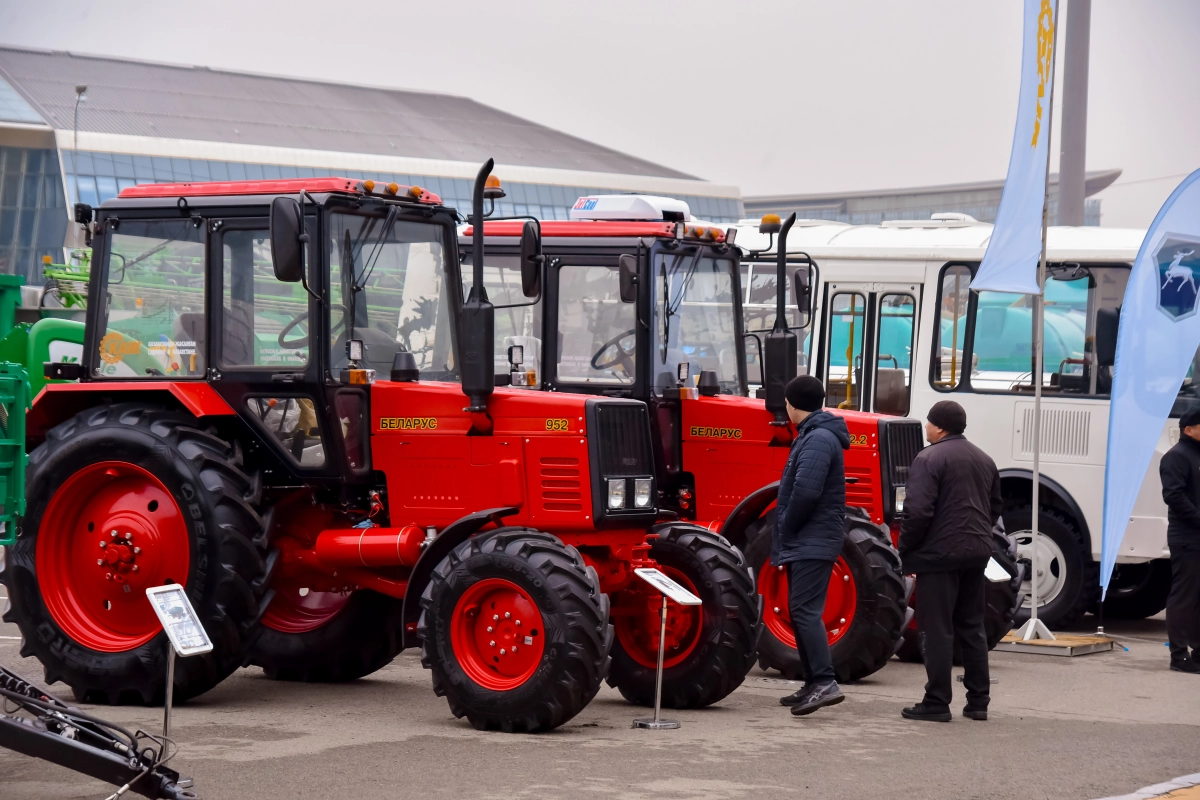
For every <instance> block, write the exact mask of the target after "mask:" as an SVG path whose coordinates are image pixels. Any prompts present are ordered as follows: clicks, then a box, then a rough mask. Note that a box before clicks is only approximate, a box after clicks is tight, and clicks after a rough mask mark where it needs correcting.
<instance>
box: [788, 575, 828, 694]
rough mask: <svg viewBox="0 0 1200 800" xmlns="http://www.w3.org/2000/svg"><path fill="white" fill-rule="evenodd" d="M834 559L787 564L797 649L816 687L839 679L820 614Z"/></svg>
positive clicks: (808, 676) (806, 671) (810, 679)
mask: <svg viewBox="0 0 1200 800" xmlns="http://www.w3.org/2000/svg"><path fill="white" fill-rule="evenodd" d="M833 563H834V562H832V561H810V560H807V559H806V560H803V561H792V562H791V563H789V564H788V611H789V612H790V613H791V615H792V630H793V631H794V632H795V634H796V649H797V650H798V651H799V652H800V664H801V666H803V667H804V675H805V677H806V678H807V679H808V682H809V683H811V684H813V685H814V686H820V685H824V684H826V683H832V682H833V681H835V680H837V673H835V672H834V671H833V657H832V656H831V655H830V653H829V634H828V633H826V631H825V623H824V622H822V621H821V613H822V612H823V611H824V610H825V595H826V594H827V593H828V592H829V577H830V576H831V575H832V574H833Z"/></svg>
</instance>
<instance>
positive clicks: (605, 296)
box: [461, 195, 1019, 680]
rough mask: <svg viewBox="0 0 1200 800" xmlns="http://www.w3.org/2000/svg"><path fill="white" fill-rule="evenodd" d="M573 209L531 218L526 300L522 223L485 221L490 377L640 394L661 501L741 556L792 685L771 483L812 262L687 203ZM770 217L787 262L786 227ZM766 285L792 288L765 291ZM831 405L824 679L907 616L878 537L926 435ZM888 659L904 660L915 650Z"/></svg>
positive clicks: (787, 437)
mask: <svg viewBox="0 0 1200 800" xmlns="http://www.w3.org/2000/svg"><path fill="white" fill-rule="evenodd" d="M571 217H572V219H571V220H569V221H546V222H542V223H541V231H542V235H543V239H542V243H543V249H544V267H543V270H542V273H541V276H540V280H541V282H542V286H543V287H544V288H543V289H542V292H541V295H540V296H539V298H538V300H537V301H529V300H527V299H526V298H525V294H524V293H523V292H522V290H521V281H520V279H519V271H520V263H521V248H520V246H519V245H518V237H519V236H521V235H522V233H523V230H524V229H523V226H522V225H521V224H520V223H519V222H516V221H496V222H492V221H489V222H487V223H485V226H484V233H485V234H486V240H485V241H486V253H487V255H486V264H485V272H484V274H485V278H484V280H485V285H486V286H487V289H488V292H489V294H490V295H491V296H493V297H495V298H498V300H497V302H498V303H499V305H498V312H497V313H498V316H497V323H498V325H497V329H496V332H495V334H496V339H497V347H496V352H497V353H498V354H503V353H505V352H507V353H508V355H509V358H508V363H507V364H506V363H504V357H503V356H502V355H501V356H500V358H499V359H498V363H497V366H496V369H497V372H499V373H508V376H509V377H508V380H509V382H510V383H511V384H512V385H514V386H521V387H524V388H531V389H541V390H543V391H550V392H572V393H582V394H593V395H601V396H615V397H626V398H631V399H638V400H642V401H644V402H646V403H647V405H648V407H649V409H650V413H651V422H652V428H653V430H654V448H655V469H656V477H657V480H658V490H659V493H660V498H659V505H660V506H661V507H662V508H663V509H664V510H666V511H671V512H674V513H675V514H677V515H678V516H679V518H681V519H687V520H691V521H694V522H696V523H698V524H701V525H705V526H706V527H708V528H709V529H711V530H719V531H720V532H721V534H722V535H723V536H724V537H725V538H726V539H727V540H728V541H730V542H731V543H732V544H734V545H735V546H737V547H739V548H741V549H742V550H743V551H744V552H745V554H746V558H747V560H748V561H749V562H750V564H751V565H752V566H753V567H754V568H755V569H756V571H757V586H758V591H759V593H760V594H761V595H762V596H763V599H764V622H765V625H766V634H765V635H764V636H763V638H762V639H761V640H760V643H759V655H760V663H761V664H762V666H763V667H765V668H766V667H771V668H776V669H778V670H780V671H781V672H783V673H784V674H785V675H788V676H789V677H798V676H801V675H802V674H803V670H802V667H801V663H800V658H799V655H798V654H797V652H796V642H795V636H794V634H793V632H792V627H791V621H790V616H789V613H788V601H787V578H786V573H785V572H783V571H782V570H780V569H778V568H772V567H771V566H770V564H769V551H770V531H771V528H772V527H773V525H774V513H775V512H774V500H775V496H776V491H777V482H778V477H779V475H780V473H781V472H782V469H783V465H784V462H785V461H786V459H787V455H788V452H789V447H790V444H791V441H792V436H793V430H792V428H791V427H790V426H789V425H788V424H787V422H786V416H785V415H784V413H783V396H782V389H783V386H784V385H785V384H786V383H787V380H789V379H790V378H791V377H793V376H794V375H795V374H796V371H797V366H798V365H799V364H802V363H803V359H804V356H803V355H802V352H803V351H802V349H801V348H798V347H797V346H796V343H795V333H793V332H792V331H793V329H794V330H798V331H800V332H801V335H803V336H807V335H809V333H810V332H811V328H812V326H811V325H810V319H809V317H810V309H811V305H812V303H811V301H810V298H809V296H808V295H809V291H808V289H809V287H810V286H813V285H815V283H816V280H815V277H816V276H815V270H816V268H817V267H816V264H814V263H813V262H812V260H811V259H810V258H808V257H806V256H799V257H795V258H793V259H790V260H787V261H779V260H777V259H776V258H775V255H774V254H772V255H771V256H770V258H769V261H768V260H767V259H764V258H763V256H762V254H756V253H749V254H747V253H743V252H742V251H740V250H739V249H738V248H736V247H735V246H734V242H733V241H732V240H731V239H729V238H727V234H726V232H724V231H721V230H720V229H718V228H716V227H713V226H712V225H709V224H701V223H698V222H695V221H692V220H690V219H689V218H688V209H687V206H686V205H685V204H683V203H680V202H679V201H674V200H671V199H669V198H656V197H640V196H633V195H615V196H595V197H583V198H580V199H579V200H578V201H577V202H576V204H575V206H574V208H573V209H572V210H571ZM767 225H768V226H769V228H773V231H777V232H779V234H780V239H781V240H782V245H783V246H782V247H781V248H779V249H778V250H779V252H786V237H787V229H786V227H785V225H784V224H783V223H781V222H780V221H779V220H778V219H775V220H774V221H768V222H767ZM475 235H476V231H475V229H474V228H473V227H470V228H467V229H466V231H465V232H464V234H463V238H462V240H461V245H462V252H463V253H464V255H466V254H469V253H472V252H473V250H472V247H473V242H472V240H473V239H474V237H475ZM776 286H785V287H790V291H788V292H785V293H783V294H780V293H777V292H776V291H775V287H776ZM789 296H790V299H789V301H788V302H786V303H785V302H784V299H785V297H789ZM500 298H502V300H501V299H500ZM764 320H765V322H764ZM776 320H780V321H782V324H781V325H780V324H778V323H776V322H775V321H776ZM789 337H790V338H789ZM543 343H551V344H550V345H549V346H544V344H543ZM806 349H807V348H804V350H806ZM764 362H765V364H764ZM764 370H765V379H764ZM693 379H696V381H695V384H693ZM751 383H759V384H765V389H763V390H760V391H759V392H758V397H757V398H751V397H750V396H749V394H750V392H749V386H750V384H751ZM764 400H765V401H766V402H765V403H764ZM830 410H832V411H834V413H838V414H841V415H842V416H843V417H844V418H845V419H846V423H847V426H848V427H849V429H850V433H851V442H852V444H851V448H850V450H849V452H848V453H847V454H846V475H847V487H846V494H847V502H848V504H849V505H850V506H851V507H852V508H853V511H854V513H853V514H852V515H851V517H850V518H849V519H848V521H847V529H846V540H845V545H844V549H843V554H842V557H841V558H840V559H839V561H838V562H837V564H836V566H835V569H834V574H833V577H832V580H831V584H830V587H829V593H828V596H827V601H826V608H825V613H824V621H825V625H826V629H827V631H828V635H829V641H830V644H831V649H832V653H833V657H834V664H835V668H836V670H837V672H838V677H839V679H841V680H854V679H858V678H861V677H864V676H866V675H869V674H870V673H872V672H875V671H876V670H878V669H880V668H882V667H883V666H884V664H886V663H887V660H888V658H889V657H890V656H891V655H892V653H893V652H894V651H895V650H896V648H897V644H898V643H899V640H900V637H901V635H902V633H903V631H904V628H905V624H906V623H907V625H909V626H911V625H912V614H911V613H909V612H908V611H907V607H906V595H907V594H909V593H908V592H906V591H905V590H906V586H905V583H904V581H903V579H902V577H901V575H900V564H899V559H898V557H897V555H896V553H895V551H894V549H893V548H892V545H893V544H894V542H895V539H896V536H897V534H898V530H899V520H900V518H901V516H902V513H903V497H904V494H903V492H904V483H905V479H906V476H907V472H908V467H909V464H910V463H911V462H912V459H913V458H914V457H915V456H916V454H917V452H919V451H920V449H921V447H922V444H923V432H922V430H921V425H920V423H919V422H918V421H917V420H912V419H905V418H899V417H891V416H883V415H878V414H869V413H861V412H856V411H839V410H837V409H830ZM1000 544H1002V545H1003V546H998V548H997V556H998V558H1001V559H1003V560H1004V561H1005V563H1007V564H1009V566H1010V567H1012V568H1013V569H1012V574H1013V575H1016V574H1017V572H1016V570H1015V560H1014V558H1013V557H1012V555H1010V554H1008V552H1007V548H1008V544H1009V542H1007V541H1004V542H1002V543H1000ZM1018 585H1019V579H1016V580H1010V581H1006V582H1003V585H1002V586H997V587H995V588H994V589H993V592H992V594H993V595H997V596H994V597H989V602H990V604H991V606H992V609H991V610H993V611H996V612H997V613H994V614H992V613H989V621H991V620H992V618H993V617H995V618H996V620H998V624H995V625H990V627H989V634H994V635H992V641H991V644H994V643H995V641H997V640H998V639H999V637H1000V636H1002V635H1003V633H1005V632H1007V630H1008V623H1011V620H1012V612H1013V610H1014V609H1015V607H1016V606H1015V604H1014V603H1013V602H1012V601H1013V592H1015V590H1016V587H1017V586H1018ZM907 588H908V589H910V590H911V584H909V585H908V587H907ZM1001 595H1002V596H1001ZM993 628H994V629H995V630H994V631H993V630H992V629H993ZM912 638H914V637H909V639H912ZM900 653H901V655H902V657H912V656H913V655H914V654H915V655H916V656H917V657H919V651H917V650H916V648H915V642H913V641H905V642H904V643H903V644H901V646H900Z"/></svg>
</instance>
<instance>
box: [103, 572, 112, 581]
mask: <svg viewBox="0 0 1200 800" xmlns="http://www.w3.org/2000/svg"><path fill="white" fill-rule="evenodd" d="M104 580H106V581H111V580H112V573H111V572H106V573H104Z"/></svg>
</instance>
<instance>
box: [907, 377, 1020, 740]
mask: <svg viewBox="0 0 1200 800" xmlns="http://www.w3.org/2000/svg"><path fill="white" fill-rule="evenodd" d="M926 419H927V420H928V421H927V422H926V423H925V437H926V438H927V439H928V440H929V445H930V446H929V447H926V448H925V449H924V450H922V451H921V452H920V453H919V454H918V455H917V457H916V458H915V459H914V460H913V463H912V467H911V468H910V469H909V472H908V482H907V484H906V487H905V488H906V492H907V497H906V499H905V501H904V520H903V521H902V522H901V524H900V558H901V560H902V561H903V562H904V571H905V572H906V573H916V575H917V591H916V596H917V635H918V637H919V640H920V643H921V655H922V656H923V657H924V659H925V673H926V675H927V676H928V679H929V680H928V682H927V683H926V684H925V698H924V699H923V700H922V701H921V702H920V703H918V704H917V705H915V706H911V707H909V708H906V709H904V711H903V712H902V714H903V716H904V717H905V718H906V719H917V720H930V721H936V722H949V721H950V719H951V714H950V700H951V688H950V667H951V664H952V662H953V658H954V641H955V639H957V640H958V644H959V648H960V650H961V651H962V664H963V669H964V671H965V673H966V674H965V675H964V676H963V685H964V686H965V687H966V690H967V705H966V708H964V709H963V716H964V717H968V718H970V719H974V720H986V719H987V707H988V700H989V691H988V689H989V686H988V648H987V635H986V633H985V632H984V628H983V618H984V611H985V608H986V602H987V596H986V592H987V578H986V577H985V576H984V570H985V569H986V568H987V563H988V559H989V558H991V555H992V525H993V524H994V523H995V520H996V518H997V517H999V516H1000V511H1001V499H1000V473H999V472H998V471H997V470H996V463H995V462H994V461H992V459H991V458H989V457H988V455H987V453H985V452H983V451H982V450H980V449H979V448H978V447H976V446H975V445H973V444H971V443H970V442H968V441H967V440H966V438H965V437H963V435H962V434H963V431H964V430H966V427H967V413H966V412H965V411H964V410H963V407H962V406H960V405H959V404H958V403H955V402H954V401H952V400H943V401H941V402H939V403H934V404H933V407H932V408H930V409H929V414H928V415H927V417H926Z"/></svg>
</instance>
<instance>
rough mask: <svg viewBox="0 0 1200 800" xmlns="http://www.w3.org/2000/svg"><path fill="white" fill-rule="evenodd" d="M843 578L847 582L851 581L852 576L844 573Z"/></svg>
mask: <svg viewBox="0 0 1200 800" xmlns="http://www.w3.org/2000/svg"><path fill="white" fill-rule="evenodd" d="M842 580H844V581H846V582H847V583H849V582H850V576H849V575H843V576H842Z"/></svg>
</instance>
